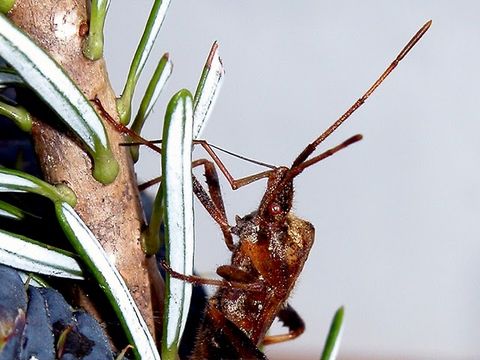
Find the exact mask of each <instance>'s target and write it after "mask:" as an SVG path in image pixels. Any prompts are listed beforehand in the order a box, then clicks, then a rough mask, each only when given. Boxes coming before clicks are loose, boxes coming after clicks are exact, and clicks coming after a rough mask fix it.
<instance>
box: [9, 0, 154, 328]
mask: <svg viewBox="0 0 480 360" xmlns="http://www.w3.org/2000/svg"><path fill="white" fill-rule="evenodd" d="M9 15H10V18H11V19H12V20H13V21H14V22H15V23H16V24H17V25H18V26H19V27H21V28H22V29H23V30H24V31H25V32H27V33H29V34H30V36H31V38H32V39H34V40H35V41H36V42H37V43H38V44H39V45H40V46H42V47H43V48H44V49H45V50H47V52H49V53H50V55H51V56H52V57H53V58H54V59H55V60H56V61H57V62H58V63H59V64H60V65H62V66H63V68H64V69H65V71H66V72H67V73H68V74H69V75H70V77H71V78H72V79H73V81H74V82H75V83H76V84H77V85H78V87H79V88H80V89H81V90H82V91H83V93H84V94H85V96H86V97H87V99H93V98H94V97H98V98H99V99H100V101H101V102H102V104H103V106H104V108H105V109H106V111H107V112H108V113H109V114H111V116H112V117H113V118H115V119H118V116H117V111H116V107H115V95H114V93H113V90H112V88H111V86H110V82H109V80H108V75H107V71H106V67H105V62H104V60H103V59H102V60H98V61H90V60H88V59H86V58H85V57H84V56H83V54H82V51H81V49H82V42H83V40H84V36H85V34H86V32H87V31H86V30H87V29H88V18H87V10H86V1H85V0H17V2H16V5H15V7H14V8H13V9H12V11H11V12H10V14H9ZM44 120H45V119H37V120H36V121H35V124H34V127H33V131H32V135H33V139H34V142H35V150H36V153H37V155H38V158H39V161H40V163H41V168H42V171H43V173H44V176H45V179H46V180H47V181H49V182H50V183H65V184H67V185H68V186H69V187H70V188H71V189H72V190H73V191H74V192H75V193H76V195H77V197H78V204H77V206H76V208H75V210H76V211H77V212H78V213H79V215H80V216H81V217H82V219H83V220H84V221H85V223H86V224H87V225H88V226H89V228H90V229H91V230H92V232H93V233H94V234H95V236H96V237H97V238H98V239H99V241H100V242H101V244H102V245H103V247H104V248H105V251H106V252H107V253H108V254H109V255H110V257H111V258H112V259H114V261H115V263H116V265H117V267H118V269H119V271H120V273H121V274H122V276H123V277H124V279H125V281H126V283H127V285H128V287H129V288H130V291H131V293H132V295H133V297H134V299H135V301H136V303H137V305H138V306H139V308H140V310H141V312H142V314H143V316H144V318H145V320H146V322H147V324H148V326H149V328H150V331H151V332H152V333H153V334H154V331H153V329H154V323H153V315H152V314H153V310H152V301H151V300H152V293H151V289H150V281H149V277H148V273H147V266H146V259H145V256H144V254H143V252H142V250H141V246H140V241H139V240H140V233H141V232H140V230H141V227H142V226H143V214H142V210H141V207H140V202H139V193H138V189H137V186H136V181H135V174H134V172H133V165H132V161H131V158H130V155H129V153H128V151H127V150H125V149H124V148H121V147H119V146H118V145H117V144H119V143H120V142H121V141H122V136H121V135H120V134H119V133H118V132H116V131H115V130H114V129H113V128H112V127H111V126H107V125H106V127H107V131H108V136H109V139H110V144H111V147H112V149H113V151H114V154H115V157H116V159H117V161H118V163H119V165H120V172H119V174H118V177H117V179H116V180H115V181H114V182H113V183H112V184H110V185H107V186H105V185H102V184H100V183H99V182H97V181H95V180H94V179H93V177H92V164H91V161H90V158H89V157H88V156H87V155H86V154H85V152H84V151H83V150H82V149H81V148H80V147H78V145H77V143H76V142H75V141H72V139H71V138H70V137H68V136H67V135H66V134H65V133H63V132H61V131H58V130H57V129H55V128H54V127H52V126H50V125H47V122H46V121H44ZM96 291H97V292H98V289H97V290H96ZM82 305H83V306H86V307H90V306H91V304H88V299H86V298H83V302H82ZM89 310H92V309H91V308H90V309H89ZM97 311H98V312H100V311H101V309H100V311H99V310H98V309H97Z"/></svg>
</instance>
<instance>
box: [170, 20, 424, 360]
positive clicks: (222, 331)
mask: <svg viewBox="0 0 480 360" xmlns="http://www.w3.org/2000/svg"><path fill="white" fill-rule="evenodd" d="M430 25H431V21H428V22H427V23H426V24H425V25H423V27H422V28H421V29H420V30H419V31H418V32H417V33H416V34H415V35H414V36H413V37H412V39H411V40H410V41H409V42H408V43H407V45H406V46H405V47H404V48H403V49H402V50H401V51H400V53H399V54H398V55H397V57H396V58H395V59H394V60H393V62H392V63H391V64H390V65H389V66H388V67H387V69H386V70H385V71H384V72H383V73H382V74H381V75H380V77H379V78H378V79H377V80H376V81H375V82H374V83H373V85H372V86H371V87H370V88H369V89H368V90H367V91H366V92H365V94H364V95H363V96H361V97H360V98H359V99H358V100H357V101H356V102H355V103H354V104H353V105H352V106H351V107H350V108H349V109H348V110H347V111H346V112H345V113H344V114H343V115H342V116H340V118H339V119H338V120H336V121H335V122H334V123H333V124H332V125H331V126H330V127H329V128H328V129H327V130H325V131H324V132H323V133H322V134H321V135H320V136H319V137H317V138H316V139H315V140H314V141H313V142H312V143H310V144H309V145H307V146H306V147H305V149H304V150H303V151H302V152H301V153H300V154H299V155H298V156H297V157H296V159H295V160H294V161H293V163H292V165H291V166H290V167H278V168H276V169H273V170H269V171H265V172H263V173H260V174H256V175H252V176H250V177H247V178H243V179H240V180H233V178H232V177H231V176H230V175H229V174H225V168H224V167H222V166H219V168H220V170H221V171H222V172H223V173H224V174H225V175H226V177H227V179H228V180H229V182H230V184H231V186H232V188H238V187H240V186H243V185H246V184H248V183H250V182H252V181H256V180H258V179H261V178H263V177H266V178H267V179H268V180H267V187H266V191H265V194H264V196H263V198H262V199H261V201H260V204H259V206H258V209H257V210H256V211H254V212H252V213H251V214H248V215H246V216H244V217H242V218H240V217H237V218H236V225H235V226H233V227H231V228H230V233H231V234H233V235H236V236H237V237H238V238H239V240H238V242H237V243H233V242H232V240H231V235H230V237H227V236H226V237H225V241H226V244H227V246H228V248H229V249H230V250H231V251H232V257H231V263H230V265H223V266H220V267H219V268H218V269H217V274H218V275H219V276H220V277H222V278H223V280H222V281H223V283H225V281H227V282H229V283H230V284H229V285H227V286H225V285H222V284H220V283H218V284H217V285H220V288H219V289H218V290H217V292H216V293H215V294H214V295H213V296H212V297H211V298H210V300H209V302H208V305H207V308H206V310H205V317H204V320H203V324H202V326H201V328H200V330H199V333H198V336H197V341H196V345H195V348H194V351H193V353H192V356H191V359H206V358H208V359H233V358H256V359H266V357H265V355H264V354H263V353H262V352H261V351H260V350H259V349H258V346H260V345H267V344H273V343H278V342H283V341H287V340H291V339H294V338H296V337H298V336H299V335H300V334H302V333H303V331H304V329H305V326H304V323H303V321H302V319H301V318H300V316H299V315H298V314H297V313H296V312H295V310H293V308H292V307H291V306H290V305H289V304H288V302H287V301H288V297H289V295H290V293H291V291H292V289H293V287H294V286H295V283H296V280H297V278H298V277H299V275H300V273H301V271H302V269H303V267H304V264H305V262H306V260H307V257H308V254H309V251H310V249H311V247H312V245H313V241H314V227H313V225H312V224H310V223H309V222H307V221H305V220H303V219H300V218H298V217H296V216H295V215H294V214H293V213H292V212H291V207H292V200H293V191H294V190H293V189H294V188H293V179H294V178H295V177H296V176H298V175H299V174H300V173H302V172H303V171H304V170H305V169H306V168H308V167H310V166H312V165H314V164H316V163H318V162H319V161H321V160H323V159H325V158H327V157H329V156H331V155H333V154H335V153H336V152H338V151H339V150H341V149H344V148H345V147H347V146H349V145H350V144H353V143H355V142H357V141H359V140H360V139H361V138H362V137H361V135H356V136H353V137H351V138H349V139H348V140H346V141H345V142H343V143H341V144H340V145H337V146H336V147H333V148H331V149H329V150H327V151H325V152H323V153H321V154H320V155H316V156H313V157H311V155H312V154H313V152H314V151H315V150H316V148H317V147H318V146H319V145H320V144H321V143H322V142H323V141H324V140H325V139H326V138H327V137H328V136H330V134H332V132H334V131H335V130H336V129H337V128H338V127H339V126H340V125H341V124H342V123H343V122H344V121H345V120H346V119H347V118H349V117H350V115H352V113H353V112H354V111H355V110H357V109H358V108H359V107H360V106H361V105H362V104H363V103H364V102H365V101H366V100H367V98H368V97H369V96H370V95H371V94H372V93H373V92H374V91H375V89H376V88H377V87H378V86H379V85H380V84H381V83H382V82H383V81H384V80H385V78H386V77H387V76H388V75H389V74H390V73H391V72H392V71H393V69H394V68H395V67H396V66H397V65H398V63H399V62H400V61H401V60H402V59H403V58H404V57H405V56H406V55H407V53H408V52H409V51H410V50H411V49H412V48H413V46H414V45H415V44H416V43H417V42H418V41H419V40H420V38H421V37H422V36H423V35H424V34H425V33H426V31H427V30H428V29H429V27H430ZM214 160H215V162H217V161H216V159H215V158H214ZM217 164H218V162H217ZM206 177H207V184H208V187H209V189H210V193H211V199H212V201H213V203H214V205H215V206H216V207H217V210H215V211H209V212H210V213H211V214H212V216H213V217H214V218H217V217H220V219H219V220H217V222H218V223H219V224H224V223H226V222H227V220H226V219H227V218H226V214H225V210H224V206H223V201H222V199H221V197H220V191H219V186H218V179H217V177H216V173H215V172H214V171H212V173H208V172H207V173H206ZM196 193H197V196H198V197H199V198H201V196H199V194H201V193H202V192H201V190H199V189H196ZM201 201H202V199H201ZM202 203H203V201H202ZM204 205H205V204H204ZM206 208H207V209H208V207H207V206H206ZM221 227H222V231H223V233H224V234H225V233H228V231H226V230H227V229H226V228H225V227H224V225H223V226H222V225H221ZM165 266H166V268H167V270H168V271H170V273H171V275H172V276H174V277H178V278H180V279H184V280H186V281H190V282H193V283H199V284H212V282H211V281H208V280H205V279H201V278H197V277H195V276H183V275H182V274H178V273H176V272H175V271H174V269H169V268H168V266H167V265H165ZM236 284H241V285H243V286H238V285H236ZM275 318H278V319H279V320H280V321H282V322H283V323H284V325H285V326H287V327H288V328H289V332H288V333H286V334H281V335H273V336H266V333H267V331H268V329H269V328H270V326H271V324H272V322H273V320H274V319H275Z"/></svg>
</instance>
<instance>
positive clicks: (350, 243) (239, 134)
mask: <svg viewBox="0 0 480 360" xmlns="http://www.w3.org/2000/svg"><path fill="white" fill-rule="evenodd" d="M151 4H152V1H146V0H136V1H121V2H112V4H111V8H110V13H109V17H108V20H107V29H106V38H107V45H106V58H107V62H108V67H109V69H110V75H111V78H112V83H113V86H114V88H115V89H116V91H117V93H120V92H121V90H122V87H123V83H124V81H125V78H126V74H127V71H128V67H129V65H130V61H131V57H132V56H133V53H134V51H135V47H136V44H137V42H138V39H139V38H140V36H141V32H142V29H143V25H144V23H145V21H146V18H147V16H148V11H149V10H150V7H151ZM479 10H480V8H479V6H478V2H477V1H456V2H453V1H433V0H432V1H395V2H394V1H368V0H364V1H318V0H317V1H313V0H312V1H310V0H309V1H273V0H264V1H251V0H243V1H232V0H228V1H219V0H203V1H199V0H188V1H187V0H183V1H180V0H179V1H173V2H172V4H171V6H170V9H169V13H168V15H167V19H166V21H165V23H164V25H163V28H162V30H161V32H160V35H159V38H158V42H157V44H156V46H155V49H154V51H153V52H152V58H151V61H150V62H149V64H148V66H147V67H146V69H145V74H144V75H145V76H144V79H143V82H141V84H140V86H139V89H138V91H137V94H136V100H135V104H136V105H138V102H139V99H140V98H141V95H142V92H143V89H144V86H145V83H146V81H147V78H148V74H151V73H152V71H153V69H154V67H155V63H156V61H157V60H158V59H159V58H160V56H161V55H162V54H163V53H164V52H167V51H168V52H169V53H170V56H171V59H172V60H173V62H174V73H173V76H172V78H171V79H170V82H169V84H168V86H167V87H166V89H165V91H164V93H163V95H162V97H161V99H160V100H159V103H158V105H157V107H156V109H155V111H154V113H153V114H152V116H151V118H150V119H149V123H148V125H147V129H146V133H145V134H144V135H145V137H147V138H159V137H160V136H161V128H162V125H161V124H162V121H163V120H162V119H163V116H164V111H165V110H164V109H165V104H166V102H167V101H168V99H169V98H170V97H171V96H172V95H173V93H174V92H176V91H177V90H179V89H180V88H184V87H186V88H189V89H191V90H192V91H194V89H195V87H196V84H197V81H198V78H199V76H200V73H201V69H202V67H203V64H204V62H205V59H206V56H207V54H208V51H209V49H210V46H211V44H212V42H213V41H214V40H218V41H219V44H220V53H221V56H222V59H223V62H224V65H225V67H226V72H227V73H226V78H225V83H224V86H223V89H222V93H221V94H220V97H219V99H218V102H217V105H216V108H215V110H214V112H213V114H212V118H211V120H210V123H209V125H208V127H207V129H206V131H205V132H204V138H206V139H207V140H209V141H210V142H212V143H214V144H217V145H220V146H223V147H225V148H228V149H229V150H231V151H234V152H236V153H239V154H242V155H245V156H249V157H253V158H255V159H258V160H262V161H265V162H269V163H273V164H276V165H282V164H286V165H288V164H290V163H291V162H292V160H293V159H294V157H295V156H296V155H297V154H298V153H299V152H300V151H301V149H302V148H303V147H304V146H305V145H306V144H307V143H308V142H309V141H312V140H313V139H314V138H315V137H316V136H317V135H318V134H319V133H320V132H321V131H322V130H324V129H325V128H326V127H327V126H328V125H329V124H330V123H331V122H333V121H334V120H335V119H336V118H337V117H338V116H339V115H340V114H341V113H343V112H344V111H345V110H346V109H347V108H348V107H349V106H350V105H351V104H352V103H353V102H354V101H355V100H356V99H357V98H358V97H359V96H360V95H361V94H362V93H363V92H364V91H365V90H366V89H367V88H368V87H369V86H370V84H371V83H372V82H373V81H374V80H375V79H376V77H377V76H378V75H379V74H380V73H381V72H382V71H383V70H384V68H385V67H386V66H387V65H388V64H389V63H390V62H391V60H392V59H393V58H394V56H395V55H396V54H397V52H398V51H399V50H400V49H401V48H402V47H403V46H404V45H405V43H406V42H407V41H408V40H409V39H410V37H411V36H412V35H413V34H414V33H415V32H416V31H417V30H418V29H419V28H420V26H421V25H422V24H423V23H425V22H426V21H427V20H429V19H433V25H432V28H431V29H430V31H429V32H428V33H427V34H426V36H425V37H424V39H423V40H422V41H421V42H420V43H419V44H418V45H417V47H416V48H414V49H413V51H412V52H411V53H410V55H409V56H408V57H407V58H406V59H405V60H404V61H403V62H402V63H401V64H400V65H399V67H398V68H397V70H396V71H395V72H394V73H393V74H392V75H391V76H390V78H388V79H387V80H386V82H385V83H384V85H382V87H381V88H380V89H379V90H378V91H377V92H376V93H375V94H374V95H373V96H372V98H371V99H370V100H369V101H368V102H367V103H366V104H365V105H364V106H363V108H361V109H360V110H359V111H358V112H357V113H355V115H353V116H352V118H351V119H350V120H349V121H348V123H347V124H345V125H344V126H342V127H341V128H340V129H339V130H338V131H337V132H336V133H335V135H333V136H331V138H330V139H329V140H328V141H327V142H326V143H325V144H324V147H323V148H326V147H329V146H333V145H335V144H337V143H338V142H340V141H342V140H344V139H346V138H347V137H349V136H351V135H353V134H356V133H362V134H363V135H364V137H365V138H364V140H363V141H362V142H360V143H358V144H355V145H354V146H352V147H351V148H349V149H347V150H345V151H342V152H341V153H339V154H337V155H335V157H333V158H330V159H328V160H326V161H325V162H323V163H321V164H318V165H317V166H315V167H314V168H311V169H309V170H308V171H306V172H305V173H304V174H302V175H301V176H300V177H299V178H298V180H297V181H296V197H295V205H294V210H295V212H296V214H297V215H299V216H301V217H302V218H305V219H308V220H309V221H311V222H312V223H313V224H314V225H315V227H316V243H315V245H314V248H313V250H312V252H311V254H310V257H309V260H308V262H307V264H306V267H305V271H304V273H303V274H302V276H301V279H300V280H299V282H298V286H297V287H296V289H295V292H294V294H293V296H292V298H291V304H292V305H293V306H294V307H295V308H296V309H297V311H298V312H299V313H300V314H301V315H302V316H303V318H304V320H305V322H306V325H307V329H306V332H305V334H304V335H302V336H301V337H300V338H299V339H297V340H295V341H292V342H289V343H285V344H283V345H274V346H271V347H269V348H268V349H267V354H268V355H269V356H270V357H271V358H280V357H282V356H284V357H285V356H286V357H290V358H292V356H293V355H287V354H296V355H295V356H297V355H298V356H300V354H304V355H305V358H309V359H318V358H319V354H320V353H321V349H322V347H323V342H324V338H325V334H326V332H327V330H328V327H329V324H330V320H331V317H332V316H333V313H334V312H335V310H336V309H337V308H338V307H339V306H340V305H345V307H346V328H345V334H344V338H343V343H342V346H341V350H340V357H341V358H344V359H345V358H353V357H354V356H359V357H362V358H365V359H366V358H368V359H374V358H382V359H479V358H480V341H479V338H478V336H479V329H480V236H479V235H480V225H479V218H480V217H479V215H480V187H479V185H480V172H479V171H478V167H479V161H478V159H479V154H480V141H479V131H480V121H479V120H480V119H479V115H478V114H479V110H478V103H479V102H478V100H479V96H478V93H479V91H478V84H479V83H480V76H479V74H480V72H479V71H478V64H479V60H478V58H479V49H480V22H479V17H480V15H479V14H480V11H479ZM195 156H196V157H203V156H205V154H203V153H202V152H201V151H200V152H199V151H196V152H195ZM224 158H225V161H226V163H227V164H228V167H229V169H230V170H231V171H232V173H233V174H234V176H237V177H240V176H245V175H248V174H250V173H253V172H255V171H258V170H260V169H258V168H257V167H255V166H252V165H251V164H246V163H244V162H243V161H241V160H238V159H231V158H228V157H224ZM137 172H138V176H139V178H140V179H141V180H145V179H149V178H151V177H154V176H157V175H158V174H159V172H160V159H159V157H158V155H157V154H155V153H152V152H151V151H148V150H145V151H143V153H142V160H141V162H140V164H139V167H137ZM264 187H265V183H264V182H259V183H258V184H255V185H252V186H249V187H247V188H243V189H240V190H238V191H235V192H233V191H231V190H230V189H229V187H228V185H227V184H225V183H223V189H224V193H225V201H226V208H227V212H228V214H229V219H230V222H231V223H233V222H234V215H236V214H238V215H244V214H246V213H248V212H250V211H252V210H254V209H255V207H256V206H258V202H259V199H260V196H261V194H262V193H263V191H264ZM197 215H198V221H197V226H198V231H197V252H196V267H197V269H198V270H199V271H200V272H201V273H202V274H206V275H207V276H210V275H211V274H213V273H214V270H215V268H216V267H217V266H218V265H221V264H225V263H228V261H229V260H228V259H229V255H228V251H227V250H226V247H225V246H224V244H223V243H222V236H221V233H220V231H219V230H218V229H217V227H216V226H215V224H214V223H213V221H212V220H210V219H209V218H208V216H207V215H206V214H205V211H204V210H203V209H202V208H201V207H198V208H197ZM276 331H277V330H276ZM278 331H280V329H279V330H278Z"/></svg>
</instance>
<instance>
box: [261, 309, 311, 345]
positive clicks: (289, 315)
mask: <svg viewBox="0 0 480 360" xmlns="http://www.w3.org/2000/svg"><path fill="white" fill-rule="evenodd" d="M277 317H278V319H279V320H280V321H281V322H283V324H284V325H285V326H287V327H288V330H289V331H288V333H287V334H281V335H270V336H265V338H264V339H263V345H270V344H276V343H279V342H284V341H289V340H293V339H295V338H297V337H299V336H300V335H302V333H303V332H304V331H305V323H304V322H303V320H302V318H301V317H300V315H298V313H297V312H296V311H295V310H294V309H293V308H292V307H291V306H290V305H289V304H287V306H286V307H285V308H283V309H282V310H280V311H279V312H278V314H277Z"/></svg>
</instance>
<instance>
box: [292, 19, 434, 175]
mask: <svg viewBox="0 0 480 360" xmlns="http://www.w3.org/2000/svg"><path fill="white" fill-rule="evenodd" d="M430 25H432V20H429V21H427V22H426V23H425V25H423V26H422V28H421V29H420V30H418V31H417V33H416V34H415V35H414V36H413V37H412V39H411V40H410V41H409V42H408V43H407V45H405V47H404V48H403V49H402V51H400V53H399V54H398V55H397V57H396V58H395V60H393V62H392V63H391V64H390V65H389V66H388V67H387V69H386V70H385V71H384V72H383V73H382V75H380V77H379V78H378V79H377V81H375V82H374V83H373V85H372V86H371V87H370V88H369V89H368V90H367V92H366V93H365V94H363V96H362V97H361V98H359V99H358V100H357V101H356V102H355V103H354V104H353V105H352V106H351V107H350V108H349V109H348V110H347V111H346V112H345V113H344V114H343V115H342V116H340V117H339V118H338V120H337V121H335V122H334V123H333V124H332V125H330V127H329V128H328V129H327V130H325V131H324V132H323V134H322V135H320V136H319V137H318V138H316V139H315V141H313V142H312V143H311V144H309V145H308V146H307V147H306V148H305V149H304V150H303V151H302V152H301V153H300V155H298V157H297V158H296V159H295V161H294V162H293V164H292V169H293V168H295V167H297V166H298V165H300V164H301V163H303V162H304V161H305V160H306V159H307V158H308V157H309V156H310V155H311V154H312V153H313V152H314V151H315V149H316V148H317V146H318V145H320V144H321V143H322V142H323V141H324V140H325V139H326V138H327V137H329V136H330V135H331V134H332V133H333V132H334V131H335V130H336V129H337V128H338V127H339V126H340V125H342V123H343V122H344V121H345V120H347V119H348V118H349V117H350V115H352V114H353V113H354V112H355V110H357V109H358V108H359V107H360V106H362V105H363V103H364V102H365V101H366V100H367V99H368V98H369V96H370V95H372V93H373V92H374V91H375V90H376V89H377V88H378V87H379V86H380V84H381V83H382V82H383V80H385V79H386V78H387V76H388V75H390V73H391V72H392V71H393V69H395V68H396V67H397V65H398V63H399V62H400V61H401V60H402V59H403V58H404V57H405V55H407V54H408V52H409V51H410V50H411V49H412V48H413V47H414V46H415V44H416V43H417V42H418V41H419V40H420V39H421V38H422V36H423V35H424V34H425V33H426V32H427V30H428V29H429V28H430Z"/></svg>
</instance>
